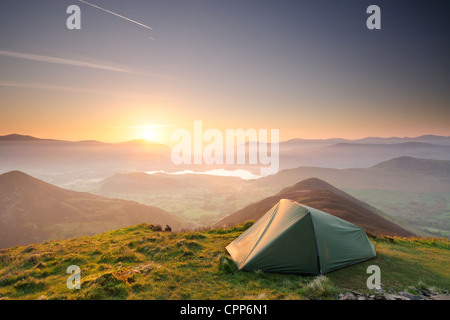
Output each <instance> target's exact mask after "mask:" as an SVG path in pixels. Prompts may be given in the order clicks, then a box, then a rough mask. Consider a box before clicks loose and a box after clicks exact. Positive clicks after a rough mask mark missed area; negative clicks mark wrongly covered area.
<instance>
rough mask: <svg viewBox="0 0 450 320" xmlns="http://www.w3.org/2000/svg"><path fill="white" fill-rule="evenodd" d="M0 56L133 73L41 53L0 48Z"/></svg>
mask: <svg viewBox="0 0 450 320" xmlns="http://www.w3.org/2000/svg"><path fill="white" fill-rule="evenodd" d="M0 56H7V57H13V58H19V59H25V60H32V61H40V62H47V63H55V64H63V65H68V66H78V67H85V68H93V69H103V70H109V71H116V72H125V73H134V72H133V71H131V70H126V69H123V68H118V67H112V66H108V65H104V64H98V63H90V62H85V61H78V60H70V59H63V58H57V57H49V56H41V55H37V54H31V53H21V52H12V51H4V50H0Z"/></svg>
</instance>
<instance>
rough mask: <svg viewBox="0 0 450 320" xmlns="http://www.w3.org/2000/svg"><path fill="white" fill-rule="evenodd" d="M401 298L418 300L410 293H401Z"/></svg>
mask: <svg viewBox="0 0 450 320" xmlns="http://www.w3.org/2000/svg"><path fill="white" fill-rule="evenodd" d="M398 294H399V295H400V296H403V297H406V298H408V299H410V300H417V299H416V296H415V295H414V294H412V293H410V292H408V291H401V292H399V293H398Z"/></svg>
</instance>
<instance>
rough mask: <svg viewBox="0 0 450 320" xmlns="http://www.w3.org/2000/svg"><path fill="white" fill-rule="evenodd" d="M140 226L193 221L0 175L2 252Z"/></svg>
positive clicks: (17, 176)
mask: <svg viewBox="0 0 450 320" xmlns="http://www.w3.org/2000/svg"><path fill="white" fill-rule="evenodd" d="M142 222H148V223H153V224H160V225H162V226H165V225H166V224H167V225H169V226H171V228H172V229H173V230H180V229H182V228H189V227H191V226H193V225H192V224H191V223H189V222H187V221H185V220H183V219H180V218H179V217H177V216H175V215H173V214H171V213H169V212H167V211H164V210H162V209H160V208H157V207H152V206H146V205H143V204H140V203H137V202H133V201H126V200H120V199H109V198H105V197H100V196H96V195H92V194H89V193H84V192H75V191H71V190H66V189H62V188H59V187H56V186H54V185H52V184H49V183H46V182H44V181H42V180H39V179H36V178H34V177H32V176H29V175H27V174H25V173H23V172H20V171H11V172H8V173H4V174H2V175H0V248H8V247H11V246H13V245H16V244H19V245H27V244H30V243H36V242H43V241H45V240H50V239H69V238H73V237H79V236H82V235H94V234H98V233H101V232H105V231H107V230H115V229H118V228H123V227H125V226H130V225H135V224H139V223H142Z"/></svg>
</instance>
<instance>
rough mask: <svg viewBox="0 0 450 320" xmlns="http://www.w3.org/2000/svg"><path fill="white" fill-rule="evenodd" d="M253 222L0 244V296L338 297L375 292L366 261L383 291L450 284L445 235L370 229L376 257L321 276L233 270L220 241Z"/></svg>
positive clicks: (445, 287)
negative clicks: (76, 279)
mask: <svg viewBox="0 0 450 320" xmlns="http://www.w3.org/2000/svg"><path fill="white" fill-rule="evenodd" d="M251 225H252V223H251V222H247V223H245V224H241V225H238V226H236V227H233V228H227V229H213V230H207V231H196V232H194V231H190V232H177V233H173V232H158V231H155V228H154V226H152V225H148V224H141V225H137V226H132V227H127V228H123V229H119V230H115V231H110V232H106V233H102V234H99V235H95V236H91V237H81V238H74V239H70V240H60V241H49V242H46V243H43V244H34V245H28V246H25V247H14V248H9V249H4V250H0V299H57V300H62V299H64V300H65V299H149V300H155V299H156V300H169V299H176V300H186V299H192V300H205V299H208V300H209V299H233V300H234V299H245V300H247V299H250V300H254V299H258V300H263V299H272V300H280V299H287V300H290V299H300V300H302V299H339V293H344V292H347V291H357V292H360V293H366V294H371V295H373V294H375V293H374V292H373V291H370V290H368V289H367V287H366V280H367V277H368V274H367V273H366V270H367V267H368V266H369V265H378V266H379V267H380V268H381V270H382V277H381V282H382V285H383V287H384V289H385V290H386V291H390V290H394V291H398V290H410V292H413V290H414V289H413V287H415V288H422V287H423V288H429V287H433V288H432V290H433V291H440V290H448V289H449V288H450V278H449V276H448V275H449V274H450V270H449V266H450V254H449V252H450V243H449V242H448V240H446V239H425V238H422V239H417V238H416V239H402V238H389V237H388V238H384V237H383V238H373V237H372V238H371V240H372V241H373V242H374V244H375V245H376V248H377V256H378V257H377V258H374V259H371V260H368V261H366V262H362V263H359V264H356V265H353V266H350V267H347V268H344V269H340V270H337V271H334V272H331V273H329V274H327V275H326V276H325V277H324V276H322V277H311V276H301V275H294V274H276V273H263V272H236V269H235V268H234V264H233V262H231V260H230V258H229V256H228V254H227V253H226V250H225V246H226V245H228V244H229V243H230V242H232V241H233V240H234V239H236V238H237V237H238V236H239V235H240V234H242V232H244V231H245V230H246V229H247V228H248V227H249V226H251ZM70 265H77V266H79V267H80V269H81V289H80V290H69V289H68V288H67V287H66V281H67V278H68V275H67V274H66V269H67V267H68V266H70ZM425 270H426V272H424V271H425ZM408 288H409V289H408Z"/></svg>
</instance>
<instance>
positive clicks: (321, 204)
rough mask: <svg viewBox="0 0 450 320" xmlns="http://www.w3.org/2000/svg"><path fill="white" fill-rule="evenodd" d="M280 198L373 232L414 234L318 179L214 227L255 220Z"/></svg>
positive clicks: (224, 220)
mask: <svg viewBox="0 0 450 320" xmlns="http://www.w3.org/2000/svg"><path fill="white" fill-rule="evenodd" d="M281 199H290V200H294V201H297V202H299V203H302V204H305V205H307V206H310V207H313V208H316V209H319V210H322V211H325V212H327V213H330V214H332V215H334V216H337V217H339V218H342V219H344V220H347V221H349V222H351V223H354V224H356V225H358V226H361V227H363V228H364V229H365V230H366V232H369V233H371V234H374V235H382V234H384V235H395V236H402V237H409V236H413V235H414V234H413V233H411V232H410V231H408V230H406V229H404V228H403V227H401V226H399V225H397V224H395V223H393V222H391V221H389V220H387V219H385V218H383V217H382V216H380V215H378V214H377V213H375V212H376V210H375V209H373V208H371V206H370V205H368V204H366V203H363V202H362V201H359V200H357V199H355V198H354V197H352V196H350V195H349V194H347V193H345V192H343V191H341V190H339V189H337V188H335V187H334V186H332V185H330V184H328V183H327V182H325V181H322V180H320V179H316V178H311V179H307V180H303V181H301V182H298V183H296V184H295V185H293V186H291V187H288V188H285V189H283V190H281V191H280V192H279V193H278V194H276V195H274V196H271V197H268V198H266V199H263V200H261V201H259V202H257V203H253V204H251V205H248V206H247V207H245V208H243V209H241V210H239V211H237V212H235V213H233V214H231V215H230V216H228V217H226V218H225V219H222V220H221V221H219V222H217V223H216V224H215V225H214V226H215V227H222V226H230V225H235V224H238V223H241V222H244V221H246V220H258V219H259V218H261V217H262V216H263V215H264V214H265V213H266V212H267V211H268V210H269V209H270V208H271V207H272V206H274V205H275V204H276V203H278V201H279V200H281Z"/></svg>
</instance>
